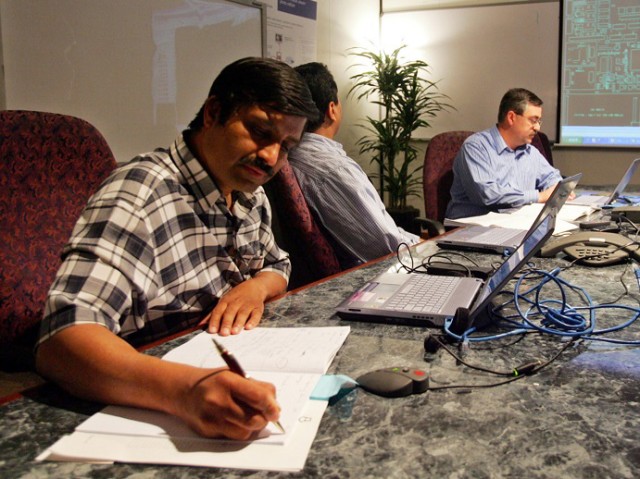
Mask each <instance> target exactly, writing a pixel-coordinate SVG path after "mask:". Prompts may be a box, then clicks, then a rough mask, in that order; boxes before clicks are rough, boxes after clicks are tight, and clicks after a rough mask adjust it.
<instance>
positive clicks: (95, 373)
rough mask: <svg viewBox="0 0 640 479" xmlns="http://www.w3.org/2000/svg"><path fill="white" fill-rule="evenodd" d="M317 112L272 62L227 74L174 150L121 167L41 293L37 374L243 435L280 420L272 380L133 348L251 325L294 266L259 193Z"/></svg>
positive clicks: (289, 72) (207, 430)
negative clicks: (188, 333) (188, 331)
mask: <svg viewBox="0 0 640 479" xmlns="http://www.w3.org/2000/svg"><path fill="white" fill-rule="evenodd" d="M317 115H318V111H317V108H316V107H315V104H314V103H313V100H312V99H311V95H310V93H309V91H308V89H307V87H306V85H305V83H304V81H303V80H302V79H301V78H300V77H299V76H298V74H297V73H296V72H295V71H294V70H293V69H292V68H290V67H289V66H288V65H286V64H284V63H281V62H277V61H275V60H268V59H261V58H245V59H242V60H238V61H236V62H234V63H232V64H230V65H228V66H227V67H226V68H225V69H223V71H222V72H221V73H220V75H219V76H218V77H217V78H216V80H215V81H214V82H213V85H212V86H211V89H210V91H209V96H208V98H207V100H206V101H205V102H204V105H203V106H202V108H201V109H200V111H199V112H198V114H197V116H196V117H195V119H194V120H193V121H192V122H191V124H190V125H189V128H188V129H187V130H186V131H185V132H183V134H182V135H180V137H179V138H178V139H177V140H176V141H175V142H174V144H173V145H172V146H171V147H170V148H168V149H158V150H155V151H153V152H151V153H147V154H144V155H141V156H138V157H136V158H134V159H133V160H132V161H131V162H130V163H128V164H126V165H123V166H121V167H120V168H118V169H116V170H115V171H114V172H113V173H112V175H111V176H110V177H109V178H108V179H107V180H106V181H105V183H104V184H103V185H102V186H101V187H100V189H99V191H98V192H97V193H96V194H95V195H94V196H93V197H92V198H91V199H90V200H89V202H88V204H87V206H86V208H85V210H84V212H83V213H82V215H81V217H80V219H79V220H78V222H77V224H76V227H75V229H74V231H73V233H72V235H71V238H70V240H69V242H68V244H67V245H66V246H65V249H64V251H63V264H62V265H61V267H60V269H59V271H58V274H57V276H56V279H55V281H54V283H53V285H52V286H51V289H50V291H49V297H48V299H47V304H46V309H45V315H44V319H43V321H42V326H41V334H40V340H39V342H38V349H37V351H36V366H37V368H38V371H39V372H40V373H41V374H42V375H43V376H45V377H47V378H49V379H51V380H53V381H55V382H57V383H59V384H60V385H61V386H62V387H64V388H65V389H67V390H69V391H70V392H71V393H73V394H76V395H78V396H81V397H85V398H89V399H93V400H98V401H101V402H105V403H111V404H123V405H130V406H136V407H143V408H148V409H156V410H160V411H164V412H167V413H170V414H174V415H177V416H179V417H181V418H182V419H183V420H184V421H185V422H186V423H187V424H189V425H190V426H191V427H192V428H193V429H194V430H196V431H197V432H199V433H200V434H202V435H205V436H227V437H230V438H236V439H246V438H248V437H249V436H250V435H251V434H252V433H253V432H254V431H257V430H260V429H262V428H264V426H265V425H266V424H267V422H268V421H273V420H276V419H277V418H278V415H279V406H278V404H277V403H276V400H275V391H274V388H273V386H272V385H271V384H266V383H261V382H259V381H253V380H248V379H245V378H243V377H241V376H239V375H237V374H233V373H230V372H228V371H226V369H223V370H215V369H202V368H195V367H191V366H186V365H179V364H175V363H171V362H167V361H161V360H159V359H158V358H154V357H151V356H148V355H144V354H141V353H139V352H138V351H137V350H136V349H135V348H134V346H135V345H138V344H142V343H145V342H149V341H150V340H153V339H156V338H159V337H162V336H165V335H167V334H169V333H172V332H175V331H180V330H184V329H185V328H187V327H190V326H194V325H196V324H200V325H201V326H203V327H205V328H206V329H207V330H208V331H209V332H212V333H213V332H217V333H218V334H220V335H228V334H237V333H239V332H241V331H242V329H251V328H253V327H255V326H256V325H257V324H258V323H259V322H260V319H261V317H262V313H263V311H264V303H265V301H266V300H268V299H269V298H272V297H274V296H276V295H278V294H280V293H282V292H284V291H285V290H286V286H287V282H288V278H289V273H290V269H291V266H290V262H289V258H288V255H287V254H286V253H285V252H284V251H281V250H280V249H278V246H277V245H276V244H275V241H274V238H273V234H272V231H271V210H270V206H269V203H268V201H267V199H266V195H265V193H264V191H263V189H262V185H263V184H264V183H265V182H266V181H267V180H269V179H270V178H271V177H272V176H273V175H274V174H275V173H277V172H278V171H279V169H280V168H281V167H282V164H283V163H284V162H285V161H286V159H287V153H288V151H289V149H290V148H291V147H292V146H294V145H296V144H297V143H298V141H299V140H300V137H301V135H302V132H303V130H304V127H305V124H306V121H307V120H308V119H314V118H316V117H317Z"/></svg>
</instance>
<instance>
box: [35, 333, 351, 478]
mask: <svg viewBox="0 0 640 479" xmlns="http://www.w3.org/2000/svg"><path fill="white" fill-rule="evenodd" d="M348 334H349V327H348V326H347V327H334V328H256V329H254V330H251V331H244V332H242V333H241V334H239V335H235V336H228V337H219V336H216V340H217V341H218V342H220V343H221V344H223V345H224V346H225V347H226V348H227V349H229V350H230V351H231V352H232V353H233V354H234V356H235V357H236V358H237V359H238V361H239V362H240V364H242V366H243V367H244V368H245V370H246V372H247V373H248V374H249V375H250V376H251V377H252V378H255V379H258V380H261V381H267V382H271V383H273V384H274V385H275V386H276V391H277V398H278V402H279V404H280V407H281V409H282V412H281V416H280V423H281V424H282V426H283V427H284V429H285V433H284V434H283V433H281V432H279V431H278V430H277V429H276V428H275V427H273V426H272V425H270V426H269V427H268V428H266V429H265V430H264V431H263V432H262V433H261V434H260V435H258V437H256V438H255V439H254V440H252V441H250V442H240V441H232V440H224V439H206V438H202V437H200V436H198V435H197V434H196V433H194V432H193V431H191V430H190V429H189V428H188V427H187V426H186V425H185V424H184V423H183V422H182V421H181V420H180V419H178V418H176V417H174V416H170V415H167V414H164V413H160V412H156V411H148V410H143V409H136V408H128V407H116V406H108V407H106V408H105V409H104V410H103V411H101V412H99V413H97V414H95V415H93V416H92V417H90V418H89V419H87V420H86V421H85V422H83V423H82V424H80V425H79V426H78V427H77V428H76V430H75V432H74V433H73V434H71V435H69V436H65V437H63V438H62V439H60V440H59V441H58V442H56V443H55V444H54V445H53V446H51V447H50V448H49V449H47V450H46V451H45V452H44V453H42V454H41V455H40V456H39V457H38V460H73V461H88V462H113V461H118V462H135V463H150V464H178V465H193V466H209V467H230V468H243V469H264V470H278V471H297V470H301V469H302V468H303V467H304V463H305V461H306V458H307V456H308V453H309V449H310V447H311V443H312V442H313V439H314V437H315V435H316V432H317V429H318V426H319V424H320V420H321V419H322V415H323V413H324V410H325V408H326V406H327V402H326V401H318V400H311V399H310V397H311V393H312V391H313V389H314V387H315V385H316V384H317V382H318V380H319V379H320V377H321V376H322V375H323V374H324V373H325V372H326V371H327V369H328V368H329V365H330V364H331V361H332V360H333V358H334V357H335V355H336V353H337V352H338V350H339V349H340V347H341V346H342V344H343V343H344V341H345V339H346V337H347V335H348ZM211 337H212V336H211V335H209V334H207V333H200V334H199V335H197V336H195V337H194V338H193V339H191V340H190V341H188V342H187V343H185V344H184V345H182V346H180V347H178V348H176V349H174V350H173V351H171V352H169V353H168V354H167V355H165V357H164V358H163V359H165V360H167V361H174V362H179V363H184V364H190V365H194V366H199V367H206V368H214V367H219V366H220V367H222V366H225V363H224V361H223V360H222V358H221V357H220V355H219V354H218V352H217V350H216V349H215V348H214V347H213V343H212V341H211Z"/></svg>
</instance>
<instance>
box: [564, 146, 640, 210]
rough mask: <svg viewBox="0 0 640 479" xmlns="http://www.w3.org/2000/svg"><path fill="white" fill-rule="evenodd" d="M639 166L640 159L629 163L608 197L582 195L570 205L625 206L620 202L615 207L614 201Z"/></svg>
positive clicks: (570, 202)
mask: <svg viewBox="0 0 640 479" xmlns="http://www.w3.org/2000/svg"><path fill="white" fill-rule="evenodd" d="M639 165H640V158H636V159H635V160H633V161H632V162H631V164H630V165H629V168H627V171H626V172H625V174H624V175H622V178H621V179H620V182H619V183H618V186H616V188H615V189H614V190H613V192H612V193H611V194H610V195H609V196H604V195H590V194H584V195H579V196H578V197H576V198H574V199H573V200H571V201H569V204H571V205H584V206H593V207H601V208H602V207H613V206H621V205H626V204H628V203H625V202H620V204H619V205H616V204H615V203H616V201H617V200H618V199H619V198H620V196H621V195H622V193H623V192H624V189H625V188H626V187H627V185H628V184H629V182H630V181H631V179H632V178H633V174H634V173H635V172H636V169H637V168H638V166H639Z"/></svg>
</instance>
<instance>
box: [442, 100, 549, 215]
mask: <svg viewBox="0 0 640 479" xmlns="http://www.w3.org/2000/svg"><path fill="white" fill-rule="evenodd" d="M541 125H542V100H541V99H540V98H538V97H537V96H536V95H535V94H534V93H532V92H530V91H528V90H525V89H524V88H513V89H511V90H509V91H508V92H507V93H505V95H504V96H503V97H502V100H501V102H500V108H499V111H498V123H497V124H496V125H495V126H493V127H492V128H490V129H488V130H485V131H481V132H478V133H475V134H473V135H471V136H470V137H469V138H467V139H466V140H465V142H464V144H463V145H462V148H461V149H460V151H459V152H458V154H457V156H456V158H455V160H454V163H453V185H452V186H451V201H450V202H449V205H448V206H447V212H446V217H447V218H450V219H456V218H466V217H469V216H479V215H484V214H487V213H489V212H491V211H496V212H497V211H500V210H503V209H508V208H514V207H518V206H523V205H526V204H530V203H535V202H539V203H544V202H545V201H547V199H548V198H549V196H550V195H551V192H552V191H553V189H554V187H555V185H556V184H557V183H558V182H559V181H560V180H561V179H562V176H561V175H560V172H559V171H558V170H557V169H555V168H553V167H552V166H551V165H550V164H549V162H548V161H547V160H546V158H545V157H544V156H543V155H542V154H541V153H540V151H538V149H537V148H535V147H533V146H531V141H532V140H533V137H534V136H535V135H536V133H537V131H538V130H539V129H540V126H541Z"/></svg>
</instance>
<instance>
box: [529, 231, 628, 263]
mask: <svg viewBox="0 0 640 479" xmlns="http://www.w3.org/2000/svg"><path fill="white" fill-rule="evenodd" d="M560 251H562V252H564V254H566V255H567V256H569V257H570V258H573V259H578V260H579V261H578V262H579V263H582V264H586V265H589V266H607V265H610V264H615V263H619V262H621V261H624V260H625V259H626V258H628V257H629V256H631V257H632V258H634V259H636V260H638V261H640V243H638V242H637V241H635V240H633V239H631V238H628V237H626V236H623V235H621V234H618V233H607V232H601V231H581V232H578V233H572V234H570V235H567V236H562V237H560V238H557V239H552V240H551V241H549V242H547V244H545V245H544V246H543V247H542V249H541V250H540V256H542V257H543V258H549V257H552V256H555V255H556V254H557V253H559V252H560Z"/></svg>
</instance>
